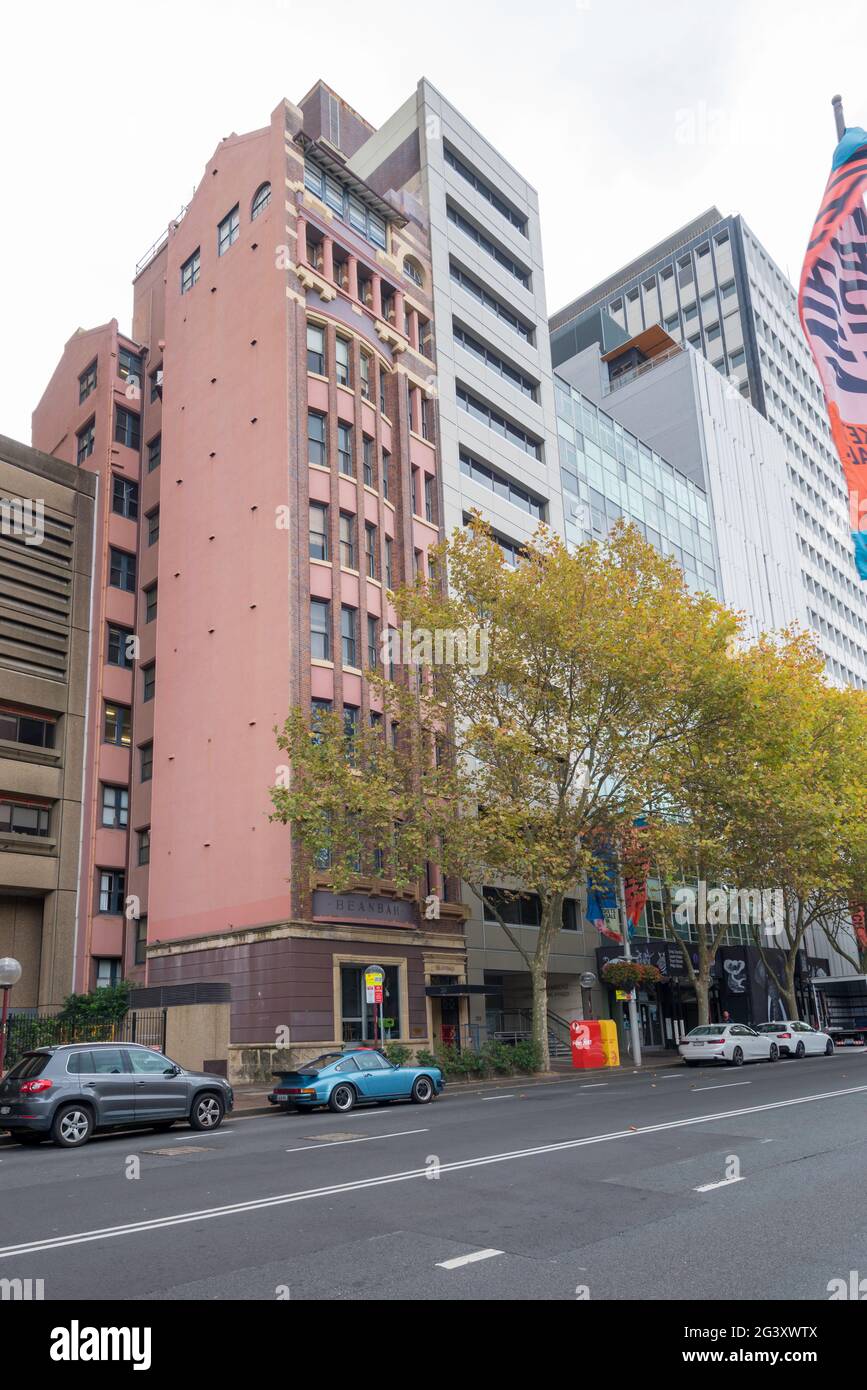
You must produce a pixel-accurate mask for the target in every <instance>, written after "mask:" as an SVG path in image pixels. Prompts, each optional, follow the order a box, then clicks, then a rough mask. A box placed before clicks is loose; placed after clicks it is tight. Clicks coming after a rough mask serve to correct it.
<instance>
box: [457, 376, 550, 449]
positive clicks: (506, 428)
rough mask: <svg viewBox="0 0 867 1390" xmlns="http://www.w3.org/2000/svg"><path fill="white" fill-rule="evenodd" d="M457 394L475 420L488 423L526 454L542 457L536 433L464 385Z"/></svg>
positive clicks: (464, 408)
mask: <svg viewBox="0 0 867 1390" xmlns="http://www.w3.org/2000/svg"><path fill="white" fill-rule="evenodd" d="M456 395H457V399H458V405H459V406H460V407H461V409H462V410H466V411H467V413H468V414H469V415H471V416H472V417H473V419H474V420H479V421H481V423H482V424H484V425H487V426H488V428H489V429H492V430H494V431H495V432H496V433H497V434H501V435H503V436H504V438H506V439H508V441H509V442H510V443H511V444H514V445H516V447H517V448H519V449H523V451H524V453H525V454H531V455H532V456H533V458H537V459H541V457H542V444H541V441H540V440H538V439H536V438H535V436H534V435H531V434H528V433H527V431H526V430H523V429H521V427H520V425H516V424H515V423H514V421H512V420H508V419H507V418H506V417H505V416H504V415H501V414H500V413H499V411H497V410H495V409H494V408H493V407H492V406H489V405H487V404H486V403H485V402H484V401H481V400H479V399H478V397H477V396H473V395H471V394H470V393H469V391H467V390H465V388H464V387H463V386H458V387H457V389H456Z"/></svg>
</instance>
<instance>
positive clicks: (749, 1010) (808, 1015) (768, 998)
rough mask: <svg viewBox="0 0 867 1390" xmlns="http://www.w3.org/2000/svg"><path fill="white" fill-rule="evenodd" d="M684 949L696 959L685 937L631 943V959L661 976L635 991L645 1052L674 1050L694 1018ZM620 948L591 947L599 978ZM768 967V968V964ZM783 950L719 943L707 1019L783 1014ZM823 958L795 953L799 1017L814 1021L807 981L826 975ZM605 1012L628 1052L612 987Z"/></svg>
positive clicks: (623, 1017) (624, 1022)
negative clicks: (779, 985) (781, 980)
mask: <svg viewBox="0 0 867 1390" xmlns="http://www.w3.org/2000/svg"><path fill="white" fill-rule="evenodd" d="M686 951H689V953H690V956H691V959H692V961H693V965H694V966H697V964H698V953H697V950H696V948H695V946H692V945H690V944H689V943H688V942H670V941H653V940H646V941H643V940H641V939H640V938H639V939H636V940H634V941H633V942H632V943H631V952H632V956H633V959H635V960H637V961H639V962H640V963H641V964H643V965H655V966H656V967H657V969H658V970H659V971H660V973H661V975H662V981H661V982H660V983H659V984H657V985H654V986H650V987H649V988H645V989H640V990H638V992H637V995H636V1004H637V1006H638V1022H639V1027H640V1029H641V1045H642V1048H643V1050H644V1051H645V1052H653V1051H664V1050H666V1049H674V1048H675V1047H676V1046H677V1043H678V1041H679V1040H680V1038H681V1037H682V1036H683V1034H684V1033H688V1032H689V1031H690V1029H691V1028H694V1027H695V1026H696V1024H697V1023H698V1001H697V999H696V993H695V990H694V988H693V987H692V985H691V984H690V979H689V971H688V967H687V964H686V960H685V959H684V954H685V952H686ZM622 956H623V947H622V946H620V945H619V944H618V943H616V942H611V943H610V944H608V945H606V946H600V947H599V948H598V950H597V952H596V970H597V973H598V974H599V976H600V978H601V975H602V971H603V969H604V967H605V965H606V964H607V963H608V962H609V961H612V960H620V959H621V958H622ZM769 967H770V968H769ZM783 970H784V955H783V952H782V951H780V950H778V949H774V948H769V949H766V950H765V952H764V956H763V955H762V952H761V951H760V950H759V948H758V947H757V946H721V947H720V948H719V950H718V952H717V955H716V958H715V960H714V963H713V966H712V968H711V983H710V991H709V998H708V1005H709V1014H710V1021H711V1022H712V1023H718V1022H719V1021H720V1020H721V1019H722V1017H723V1014H725V1013H727V1014H728V1015H729V1017H730V1018H731V1020H732V1022H733V1023H766V1022H770V1021H772V1020H773V1019H776V1018H783V1017H784V1016H785V1014H786V1012H787V1006H786V1003H785V1001H784V1000H783V999H782V998H781V995H780V991H779V988H778V986H777V983H776V980H775V978H774V976H775V975H776V976H777V977H778V978H780V979H782V977H783ZM829 972H830V961H829V960H828V958H827V957H818V956H808V955H807V953H806V952H803V951H802V952H800V953H799V957H798V962H797V968H796V972H795V992H796V995H797V999H798V1013H799V1017H801V1018H803V1019H808V1020H811V1021H813V1022H815V1021H816V1020H815V1012H816V1011H815V1001H814V999H813V992H812V989H811V986H810V980H811V979H812V978H813V977H814V976H820V975H827V974H828V973H829ZM605 1016H607V1017H611V1018H615V1019H616V1020H617V1022H618V1025H619V1028H620V1032H621V1044H622V1050H623V1051H624V1052H625V1053H626V1054H627V1055H628V1054H630V1053H631V1051H632V1047H631V1040H630V1037H629V1019H628V1013H627V1010H626V1008H625V1007H624V1005H623V1004H622V1003H620V1002H618V1001H617V999H616V991H615V990H613V989H611V990H609V998H608V1012H607V1013H606V1015H605Z"/></svg>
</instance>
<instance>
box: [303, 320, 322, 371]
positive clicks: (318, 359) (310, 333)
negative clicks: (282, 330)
mask: <svg viewBox="0 0 867 1390" xmlns="http://www.w3.org/2000/svg"><path fill="white" fill-rule="evenodd" d="M307 370H308V372H315V373H316V375H317V376H324V375H325V329H324V328H321V327H320V326H319V324H318V323H308V325H307Z"/></svg>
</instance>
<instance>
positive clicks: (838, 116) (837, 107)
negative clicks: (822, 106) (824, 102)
mask: <svg viewBox="0 0 867 1390" xmlns="http://www.w3.org/2000/svg"><path fill="white" fill-rule="evenodd" d="M831 105H832V107H833V108H834V121H835V123H836V126H837V139H838V140H842V139H843V136H844V135H845V134H846V121H845V120H844V117H843V98H842V97H841V96H839V95H837V96H835V97H832V98H831Z"/></svg>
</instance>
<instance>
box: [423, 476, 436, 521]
mask: <svg viewBox="0 0 867 1390" xmlns="http://www.w3.org/2000/svg"><path fill="white" fill-rule="evenodd" d="M424 515H425V520H426V521H435V520H436V512H435V510H434V479H433V478H432V477H431V475H430V473H425V475H424Z"/></svg>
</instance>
